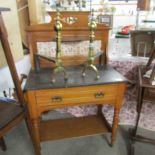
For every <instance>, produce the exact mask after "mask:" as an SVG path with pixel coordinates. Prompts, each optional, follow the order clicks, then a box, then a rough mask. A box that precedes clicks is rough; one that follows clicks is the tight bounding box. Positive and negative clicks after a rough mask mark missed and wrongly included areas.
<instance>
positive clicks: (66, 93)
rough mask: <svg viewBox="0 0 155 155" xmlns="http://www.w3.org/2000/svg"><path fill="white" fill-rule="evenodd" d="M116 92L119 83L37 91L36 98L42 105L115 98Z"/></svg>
mask: <svg viewBox="0 0 155 155" xmlns="http://www.w3.org/2000/svg"><path fill="white" fill-rule="evenodd" d="M116 94H117V85H107V86H106V85H105V86H87V87H77V88H63V89H49V90H40V91H36V100H37V104H38V105H40V106H45V105H46V106H50V105H57V104H78V103H94V102H101V101H111V100H115V98H116Z"/></svg>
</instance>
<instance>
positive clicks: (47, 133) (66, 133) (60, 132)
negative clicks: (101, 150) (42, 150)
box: [40, 116, 108, 141]
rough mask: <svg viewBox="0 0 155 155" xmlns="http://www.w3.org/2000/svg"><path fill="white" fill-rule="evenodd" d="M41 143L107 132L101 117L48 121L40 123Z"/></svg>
mask: <svg viewBox="0 0 155 155" xmlns="http://www.w3.org/2000/svg"><path fill="white" fill-rule="evenodd" d="M40 132H41V141H47V140H58V139H65V138H74V137H82V136H89V135H92V134H94V135H96V134H103V133H105V132H108V129H107V128H106V126H105V124H104V122H103V118H102V117H101V116H88V117H79V118H77V117H74V118H69V119H68V118H67V119H58V120H48V121H42V123H41V131H40Z"/></svg>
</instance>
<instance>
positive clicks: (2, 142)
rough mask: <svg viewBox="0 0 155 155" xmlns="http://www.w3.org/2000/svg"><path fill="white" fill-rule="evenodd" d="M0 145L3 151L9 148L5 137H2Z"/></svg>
mask: <svg viewBox="0 0 155 155" xmlns="http://www.w3.org/2000/svg"><path fill="white" fill-rule="evenodd" d="M0 147H1V149H2V150H3V151H6V149H7V147H6V144H5V141H4V139H3V137H1V138H0Z"/></svg>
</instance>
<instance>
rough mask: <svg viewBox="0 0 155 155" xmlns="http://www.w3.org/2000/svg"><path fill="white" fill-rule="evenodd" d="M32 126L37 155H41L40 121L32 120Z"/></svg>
mask: <svg viewBox="0 0 155 155" xmlns="http://www.w3.org/2000/svg"><path fill="white" fill-rule="evenodd" d="M31 125H32V132H31V135H32V138H33V144H34V149H35V153H36V155H41V146H40V119H39V118H38V119H33V120H31Z"/></svg>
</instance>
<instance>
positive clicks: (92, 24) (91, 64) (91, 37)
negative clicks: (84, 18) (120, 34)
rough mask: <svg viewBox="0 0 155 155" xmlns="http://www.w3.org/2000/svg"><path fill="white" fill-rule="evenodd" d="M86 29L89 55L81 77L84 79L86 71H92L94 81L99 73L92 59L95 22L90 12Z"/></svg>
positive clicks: (92, 13) (98, 76) (93, 58)
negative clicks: (94, 75)
mask: <svg viewBox="0 0 155 155" xmlns="http://www.w3.org/2000/svg"><path fill="white" fill-rule="evenodd" d="M88 27H89V31H90V33H89V42H90V43H89V53H88V60H87V64H86V65H85V67H84V69H83V71H82V76H83V77H85V76H86V70H87V69H92V70H93V71H94V72H95V73H96V79H99V78H100V75H99V72H98V69H97V67H96V66H95V64H94V61H95V57H94V46H93V42H94V39H95V29H96V27H97V24H96V21H95V19H94V12H93V11H92V12H91V19H90V22H89V23H88Z"/></svg>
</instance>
